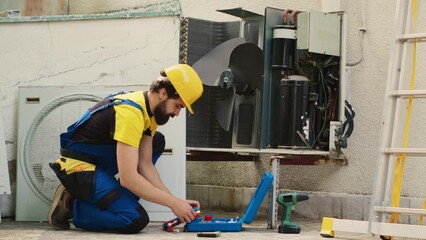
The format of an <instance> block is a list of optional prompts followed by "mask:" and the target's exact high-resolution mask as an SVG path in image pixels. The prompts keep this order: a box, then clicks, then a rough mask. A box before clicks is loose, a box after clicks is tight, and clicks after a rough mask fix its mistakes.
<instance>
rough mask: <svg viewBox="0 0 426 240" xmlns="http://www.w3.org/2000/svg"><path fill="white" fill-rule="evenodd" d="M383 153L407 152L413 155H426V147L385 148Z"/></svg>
mask: <svg viewBox="0 0 426 240" xmlns="http://www.w3.org/2000/svg"><path fill="white" fill-rule="evenodd" d="M383 153H387V154H407V155H412V156H426V148H385V149H384V150H383Z"/></svg>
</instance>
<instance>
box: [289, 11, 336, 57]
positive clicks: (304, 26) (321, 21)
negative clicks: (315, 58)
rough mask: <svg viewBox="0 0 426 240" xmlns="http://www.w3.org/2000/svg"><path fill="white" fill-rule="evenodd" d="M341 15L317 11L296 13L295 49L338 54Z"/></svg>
mask: <svg viewBox="0 0 426 240" xmlns="http://www.w3.org/2000/svg"><path fill="white" fill-rule="evenodd" d="M340 33H341V15H340V14H338V13H324V12H318V11H310V12H302V13H299V14H298V15H297V49H299V50H305V49H306V50H308V51H309V52H313V53H320V54H327V55H332V56H340V35H341V34H340Z"/></svg>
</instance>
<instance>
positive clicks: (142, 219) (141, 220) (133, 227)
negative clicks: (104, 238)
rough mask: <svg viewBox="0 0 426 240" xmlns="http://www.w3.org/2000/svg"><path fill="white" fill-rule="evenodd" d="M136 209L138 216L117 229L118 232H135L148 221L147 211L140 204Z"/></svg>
mask: <svg viewBox="0 0 426 240" xmlns="http://www.w3.org/2000/svg"><path fill="white" fill-rule="evenodd" d="M136 211H137V212H138V213H139V217H138V218H136V219H134V220H133V221H132V222H131V223H130V224H129V225H128V226H127V227H125V228H120V229H117V230H118V231H119V232H120V233H125V234H135V233H138V232H140V231H142V229H144V228H145V227H146V225H148V223H149V216H148V213H147V212H146V211H145V209H144V208H143V207H142V206H139V207H138V208H136Z"/></svg>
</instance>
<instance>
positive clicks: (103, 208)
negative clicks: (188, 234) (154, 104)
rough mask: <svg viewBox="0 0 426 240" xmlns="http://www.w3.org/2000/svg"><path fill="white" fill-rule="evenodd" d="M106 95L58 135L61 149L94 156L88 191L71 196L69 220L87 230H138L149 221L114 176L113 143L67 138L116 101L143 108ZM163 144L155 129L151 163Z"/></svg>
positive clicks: (154, 160)
mask: <svg viewBox="0 0 426 240" xmlns="http://www.w3.org/2000/svg"><path fill="white" fill-rule="evenodd" d="M110 99H111V100H113V101H111V102H110V103H109V104H107V105H104V106H101V107H100V108H98V109H96V110H94V111H92V112H89V111H88V112H86V113H85V114H84V115H83V117H82V118H81V119H80V120H78V121H77V122H76V123H74V124H72V125H71V126H69V127H68V129H67V132H65V133H62V134H61V135H60V141H61V148H62V149H63V150H64V151H66V152H71V153H76V154H77V155H79V154H80V155H85V156H90V157H94V158H95V159H96V164H95V165H96V169H95V176H94V184H93V187H92V191H91V192H92V193H91V194H90V195H89V197H88V198H86V199H79V198H76V199H75V200H74V205H73V223H74V225H75V226H76V227H77V228H82V229H86V230H90V231H106V230H117V231H119V232H122V233H138V232H140V231H141V230H142V229H143V228H144V227H145V226H146V225H147V224H148V223H149V217H148V214H147V212H146V211H145V209H144V208H143V207H142V206H141V205H140V204H139V202H138V200H139V197H138V196H136V195H135V194H133V193H132V192H130V191H129V190H127V189H126V188H124V187H122V186H121V185H120V183H119V180H117V179H116V177H115V175H116V174H117V173H118V167H117V156H116V144H87V143H80V142H75V141H72V140H71V138H72V136H73V134H74V133H75V132H76V130H77V129H78V128H79V127H80V126H81V125H82V124H83V123H85V122H86V121H87V120H89V119H90V117H91V116H92V114H94V113H96V112H98V111H102V110H104V109H106V108H108V107H112V106H114V105H118V104H127V105H131V106H133V107H136V108H138V109H139V110H141V111H143V109H142V107H141V106H140V105H139V104H137V103H135V102H133V101H131V100H129V99H116V98H110ZM164 145H165V140H164V136H163V135H162V134H161V133H159V132H156V134H155V135H154V140H153V148H154V149H153V157H152V161H153V163H154V164H155V163H156V161H157V159H158V158H159V157H160V156H161V154H162V152H163V151H164ZM92 176H93V175H92Z"/></svg>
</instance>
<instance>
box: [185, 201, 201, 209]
mask: <svg viewBox="0 0 426 240" xmlns="http://www.w3.org/2000/svg"><path fill="white" fill-rule="evenodd" d="M186 202H187V203H188V204H189V205H191V206H192V208H198V209H201V205H200V203H199V202H198V201H196V200H189V199H187V200H186Z"/></svg>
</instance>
